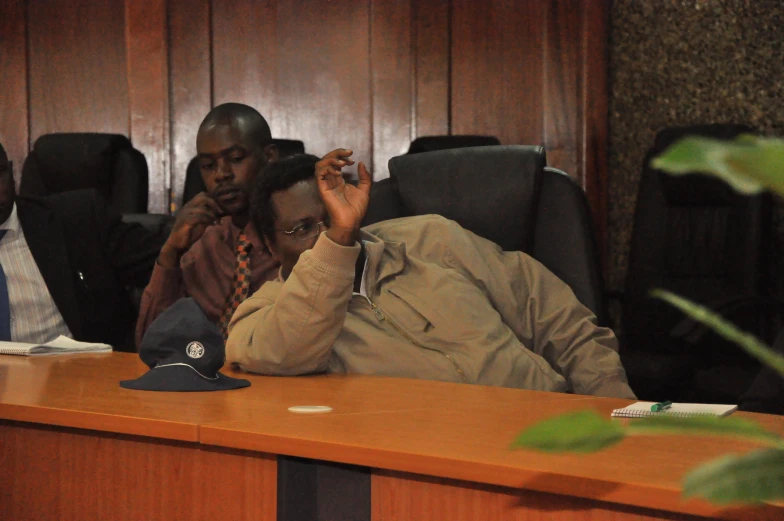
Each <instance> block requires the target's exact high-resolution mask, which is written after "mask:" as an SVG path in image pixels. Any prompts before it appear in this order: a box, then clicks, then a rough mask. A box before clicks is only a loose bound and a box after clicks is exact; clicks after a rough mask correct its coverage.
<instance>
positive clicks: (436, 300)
mask: <svg viewBox="0 0 784 521" xmlns="http://www.w3.org/2000/svg"><path fill="white" fill-rule="evenodd" d="M361 240H362V241H363V243H364V245H365V252H366V256H367V263H366V267H365V275H364V284H363V286H364V287H363V290H364V292H365V293H366V295H367V297H365V296H362V295H361V294H358V293H353V283H354V276H355V264H356V260H357V258H358V256H359V252H360V247H359V245H358V244H357V245H355V246H353V247H344V246H340V245H337V244H335V243H334V242H332V241H331V240H330V239H329V238H327V236H326V235H324V234H322V235H321V236H320V237H319V239H318V240H317V241H316V244H315V246H314V247H313V249H311V250H309V251H307V252H305V253H303V254H302V256H301V257H300V259H299V261H298V262H297V265H296V266H295V267H294V269H293V270H292V273H291V275H290V276H289V278H288V280H286V281H285V282H284V281H282V280H281V279H278V280H275V281H271V282H267V283H266V284H264V285H263V286H262V287H261V289H259V291H257V292H256V293H255V294H254V295H252V296H251V297H250V298H248V299H247V300H246V301H245V302H243V303H242V304H241V305H240V307H239V309H237V311H236V313H235V314H234V317H233V319H232V321H231V326H230V335H229V339H228V342H227V344H226V360H227V362H229V363H233V364H237V365H239V366H240V367H241V368H242V369H244V370H247V371H252V372H256V373H263V374H271V375H298V374H306V373H314V372H320V371H327V372H334V373H361V374H373V375H386V376H396V377H407V378H423V379H430V380H444V381H452V382H468V383H475V384H483V385H498V386H505V387H518V388H523V389H536V390H543V391H562V392H563V391H572V392H575V393H579V394H593V395H599V396H613V397H623V398H633V397H634V394H633V393H632V391H631V389H630V388H629V386H628V385H627V383H626V374H625V372H624V369H623V366H622V365H621V361H620V359H619V357H618V353H617V340H616V338H615V336H614V335H613V333H612V331H611V330H609V329H606V328H601V327H598V326H597V325H596V323H595V320H596V318H595V316H594V315H593V314H592V313H591V312H590V311H589V310H588V309H587V308H586V307H585V306H583V305H582V304H580V303H579V302H578V300H577V298H576V297H575V296H574V293H573V292H572V290H571V289H570V288H569V287H568V286H567V285H566V284H565V283H564V282H562V281H561V280H560V279H558V278H557V277H556V276H555V275H553V274H552V273H550V272H549V271H548V270H547V269H546V268H545V267H543V266H542V265H541V264H540V263H539V262H537V261H536V260H534V259H532V258H531V257H529V256H528V255H526V254H524V253H520V252H503V251H501V249H500V248H499V247H498V246H497V245H495V244H494V243H492V242H490V241H487V240H485V239H483V238H481V237H479V236H477V235H475V234H473V233H471V232H469V231H467V230H464V229H463V228H461V227H460V226H459V225H458V224H457V223H455V222H453V221H449V220H447V219H444V218H443V217H438V216H434V215H428V216H419V217H406V218H401V219H394V220H391V221H384V222H381V223H377V224H373V225H371V226H367V227H365V228H363V229H362V232H361Z"/></svg>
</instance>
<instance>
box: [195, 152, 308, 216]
mask: <svg viewBox="0 0 784 521" xmlns="http://www.w3.org/2000/svg"><path fill="white" fill-rule="evenodd" d="M272 143H273V144H274V145H277V147H278V157H279V158H280V159H283V158H284V157H289V156H293V155H296V154H304V153H305V143H303V142H302V141H299V140H296V139H273V140H272ZM204 190H206V187H205V186H204V180H203V179H202V178H201V170H200V169H199V161H198V158H197V157H194V158H193V159H191V161H190V162H189V163H188V168H187V169H186V170H185V187H184V188H183V191H182V204H185V203H187V202H188V201H190V200H191V199H193V198H194V197H195V196H196V194H198V193H199V192H203V191H204Z"/></svg>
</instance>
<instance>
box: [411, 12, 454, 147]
mask: <svg viewBox="0 0 784 521" xmlns="http://www.w3.org/2000/svg"><path fill="white" fill-rule="evenodd" d="M449 4H450V2H449V0H413V9H412V11H413V20H412V24H413V31H414V54H415V57H414V60H415V89H414V96H415V100H414V102H415V104H414V107H413V108H414V114H413V117H412V121H413V133H412V134H413V135H412V140H413V139H414V138H417V137H420V136H440V135H448V134H449V61H450V54H449V53H450V31H451V29H450V27H451V16H450V5H449Z"/></svg>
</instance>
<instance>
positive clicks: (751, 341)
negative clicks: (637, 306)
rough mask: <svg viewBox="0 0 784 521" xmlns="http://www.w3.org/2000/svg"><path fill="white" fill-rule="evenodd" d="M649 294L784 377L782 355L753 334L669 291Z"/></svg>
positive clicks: (654, 291)
mask: <svg viewBox="0 0 784 521" xmlns="http://www.w3.org/2000/svg"><path fill="white" fill-rule="evenodd" d="M651 295H652V296H653V297H656V298H659V299H662V300H664V301H665V302H668V303H669V304H671V305H673V306H675V307H676V308H678V309H680V310H681V311H683V312H684V313H686V314H687V315H689V316H690V317H691V318H693V319H694V320H696V321H697V322H700V323H702V324H705V325H706V326H708V327H710V328H711V329H712V330H714V331H715V332H716V333H718V334H719V335H721V336H723V337H724V338H726V339H727V340H729V341H731V342H734V343H736V344H738V345H739V346H740V347H742V348H743V349H744V350H745V351H746V352H747V353H749V354H750V355H751V356H753V357H755V358H757V359H758V360H759V361H761V362H762V363H764V364H765V365H768V366H770V367H772V368H773V369H775V370H776V371H777V372H778V373H779V374H780V375H781V376H782V377H784V356H782V355H780V354H778V353H777V352H775V351H774V350H772V349H771V348H769V347H768V346H766V345H765V344H764V343H763V342H762V341H760V340H759V339H757V338H756V337H755V336H754V335H752V334H750V333H746V332H744V331H741V330H740V329H738V328H737V327H735V325H734V324H732V323H731V322H728V321H727V320H724V319H723V318H722V317H721V316H720V315H719V314H718V313H715V312H713V311H711V310H710V309H708V308H706V307H704V306H701V305H699V304H697V303H695V302H692V301H690V300H688V299H685V298H683V297H680V296H678V295H676V294H674V293H671V292H669V291H666V290H663V289H655V290H653V291H652V292H651Z"/></svg>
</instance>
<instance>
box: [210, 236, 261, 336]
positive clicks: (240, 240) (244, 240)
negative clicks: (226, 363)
mask: <svg viewBox="0 0 784 521" xmlns="http://www.w3.org/2000/svg"><path fill="white" fill-rule="evenodd" d="M252 246H253V245H252V244H251V243H250V241H249V240H248V237H247V236H246V235H245V232H240V234H239V235H238V236H237V245H236V253H237V265H236V267H235V268H234V278H233V279H232V281H231V291H230V292H229V296H228V297H227V298H226V303H225V304H224V305H223V312H222V313H221V316H220V319H219V320H218V326H219V327H220V329H221V332H222V333H223V340H224V341H226V339H227V338H228V336H229V322H230V321H231V317H232V315H234V312H235V311H237V308H238V307H239V305H240V304H242V301H243V300H245V299H246V298H248V295H249V294H250V256H249V255H248V254H249V252H250V249H251V247H252Z"/></svg>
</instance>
